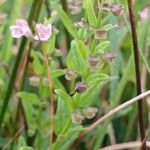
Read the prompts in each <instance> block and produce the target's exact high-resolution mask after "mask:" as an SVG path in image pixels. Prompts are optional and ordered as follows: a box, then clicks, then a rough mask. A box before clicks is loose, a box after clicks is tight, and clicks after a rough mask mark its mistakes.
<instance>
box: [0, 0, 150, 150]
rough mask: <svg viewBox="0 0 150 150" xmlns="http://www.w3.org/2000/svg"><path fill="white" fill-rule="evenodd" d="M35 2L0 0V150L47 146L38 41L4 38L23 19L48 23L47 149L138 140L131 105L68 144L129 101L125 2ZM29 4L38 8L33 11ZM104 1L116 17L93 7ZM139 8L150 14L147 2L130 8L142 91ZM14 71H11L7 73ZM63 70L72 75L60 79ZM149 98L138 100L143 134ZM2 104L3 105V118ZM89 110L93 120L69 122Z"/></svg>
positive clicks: (145, 76) (149, 73) (149, 66)
mask: <svg viewBox="0 0 150 150" xmlns="http://www.w3.org/2000/svg"><path fill="white" fill-rule="evenodd" d="M40 1H41V0H37V2H36V0H35V1H34V0H1V1H0V111H1V110H4V111H1V117H2V116H3V117H4V118H1V119H0V120H1V121H2V122H1V125H0V127H1V129H0V148H3V149H8V150H16V149H19V150H28V149H29V150H30V149H35V150H46V149H48V147H49V141H50V110H49V109H50V107H49V105H50V104H49V97H50V95H49V86H48V78H47V70H46V66H45V62H44V58H43V55H42V52H41V48H40V44H39V42H38V41H34V42H30V41H29V40H28V39H27V38H26V37H23V38H20V39H14V38H13V37H12V36H11V33H10V30H9V27H10V26H11V25H13V24H15V21H16V19H18V18H21V19H25V20H28V22H29V25H30V27H31V28H34V23H35V22H39V23H45V24H47V23H51V24H52V25H53V34H52V36H51V37H50V39H49V40H48V41H47V42H44V43H43V44H44V48H45V50H46V52H47V55H48V58H49V64H50V66H49V67H50V68H49V69H50V71H51V75H52V80H53V88H54V89H53V91H54V98H55V129H54V130H55V142H54V144H53V145H52V147H51V149H54V150H66V149H77V150H80V149H81V150H98V149H99V148H101V147H105V146H108V145H113V144H115V143H124V142H129V141H137V140H139V138H140V135H139V129H138V118H137V105H136V104H135V105H132V106H130V107H128V108H126V109H125V110H122V111H120V112H118V113H117V115H115V116H113V118H112V119H111V120H110V119H109V120H107V121H105V122H104V123H103V124H101V125H99V127H98V128H96V129H95V130H93V131H92V132H90V133H88V134H87V135H86V136H85V137H84V138H82V139H80V141H79V142H77V143H74V144H73V145H72V143H73V142H74V141H75V139H77V137H78V136H79V134H80V132H81V131H83V130H84V128H85V127H87V126H90V125H91V124H92V123H94V122H95V121H96V120H97V119H98V118H100V117H101V116H103V115H104V114H105V113H106V112H108V111H109V110H111V109H112V108H114V107H116V106H118V105H120V104H121V103H123V102H125V101H127V100H129V99H131V98H133V97H135V96H136V83H135V71H134V70H135V69H134V59H133V54H132V40H131V31H130V22H129V15H128V9H127V1H126V0H108V1H107V0H82V1H80V0H68V2H67V0H45V2H42V1H41V3H40ZM34 3H35V5H36V7H38V9H37V10H36V8H35V10H34V8H33V7H34V5H33V4H34ZM36 3H37V4H36ZM104 3H110V4H112V5H114V4H118V5H121V6H123V12H122V13H121V14H120V15H118V16H114V15H113V14H112V13H111V12H108V13H103V12H102V10H101V7H100V6H102V4H104ZM144 8H148V9H149V12H150V3H149V1H148V0H142V1H141V0H137V1H135V2H134V13H135V17H136V29H137V34H138V41H139V48H140V49H139V50H140V65H141V66H140V67H141V74H142V76H141V81H142V91H143V92H144V91H147V90H149V89H150V84H149V83H150V59H149V58H150V37H149V34H150V28H149V26H150V15H149V16H148V17H147V19H146V20H145V21H143V20H142V19H141V17H140V12H141V11H143V9H144ZM149 14H150V13H149ZM28 16H29V18H28ZM83 19H84V21H83ZM81 20H82V21H83V22H81ZM98 29H105V30H106V31H107V33H108V35H107V37H106V38H104V39H102V38H101V35H100V37H96V36H97V35H96V34H97V32H98ZM19 51H20V52H19ZM105 52H106V53H108V54H115V55H116V56H117V57H116V58H115V59H114V60H113V61H110V60H108V58H105V59H104V56H103V54H105ZM91 56H97V57H98V58H99V59H100V61H99V63H98V65H97V66H96V68H92V67H91V66H90V64H89V58H91ZM14 66H17V67H18V68H16V69H14V68H15V67H14ZM66 68H69V69H72V70H74V71H75V73H76V75H77V77H76V78H75V79H73V80H71V81H68V80H66V78H65V71H64V69H66ZM12 72H14V74H13V73H12ZM10 81H12V83H13V82H14V85H13V84H12V85H13V86H8V85H9V84H10ZM79 81H84V82H86V84H87V90H86V91H85V92H84V93H78V92H77V91H76V90H75V86H76V83H77V82H79ZM9 87H11V88H10V89H9ZM8 93H9V94H10V98H9V95H7V94H8ZM148 99H149V98H147V99H146V100H145V101H143V102H144V116H143V117H144V123H145V131H146V134H148V132H149V110H150V109H149V106H150V103H149V101H148ZM4 100H5V101H7V100H8V107H7V104H6V105H5V106H6V113H5V108H4V107H5V106H4ZM6 103H7V102H6ZM88 107H96V108H98V112H97V113H96V115H95V117H94V118H92V119H84V121H83V122H82V124H75V123H74V122H73V121H72V116H73V114H74V113H76V112H80V113H81V114H82V111H83V110H84V109H86V108H88ZM148 139H149V137H148V138H147V140H148ZM27 146H28V147H27Z"/></svg>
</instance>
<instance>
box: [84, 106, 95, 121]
mask: <svg viewBox="0 0 150 150" xmlns="http://www.w3.org/2000/svg"><path fill="white" fill-rule="evenodd" d="M97 111H98V109H97V108H96V107H88V108H86V109H84V110H83V114H84V116H85V117H86V118H88V119H92V118H93V117H95V115H96V113H97Z"/></svg>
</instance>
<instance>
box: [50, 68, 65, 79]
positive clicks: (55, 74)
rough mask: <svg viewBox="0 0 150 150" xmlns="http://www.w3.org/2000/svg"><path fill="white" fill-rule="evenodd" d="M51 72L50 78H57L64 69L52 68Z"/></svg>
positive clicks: (62, 73)
mask: <svg viewBox="0 0 150 150" xmlns="http://www.w3.org/2000/svg"><path fill="white" fill-rule="evenodd" d="M51 74H52V78H58V77H60V76H62V75H64V70H63V69H56V70H52V72H51Z"/></svg>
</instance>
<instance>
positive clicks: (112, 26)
mask: <svg viewBox="0 0 150 150" xmlns="http://www.w3.org/2000/svg"><path fill="white" fill-rule="evenodd" d="M116 27H118V25H117V24H115V25H112V24H107V25H105V26H104V27H103V29H105V30H107V31H109V30H111V29H113V28H116Z"/></svg>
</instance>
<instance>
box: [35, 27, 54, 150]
mask: <svg viewBox="0 0 150 150" xmlns="http://www.w3.org/2000/svg"><path fill="white" fill-rule="evenodd" d="M35 30H36V28H35ZM36 32H37V31H36ZM37 35H38V32H37ZM38 38H39V40H40V37H39V35H38ZM40 46H41V50H42V54H43V57H44V61H45V64H46V68H47V76H48V83H49V90H50V149H51V146H52V144H53V142H54V115H55V101H54V93H53V81H52V76H51V72H50V68H49V62H48V55H47V53H46V51H45V49H44V46H43V44H42V41H40Z"/></svg>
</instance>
